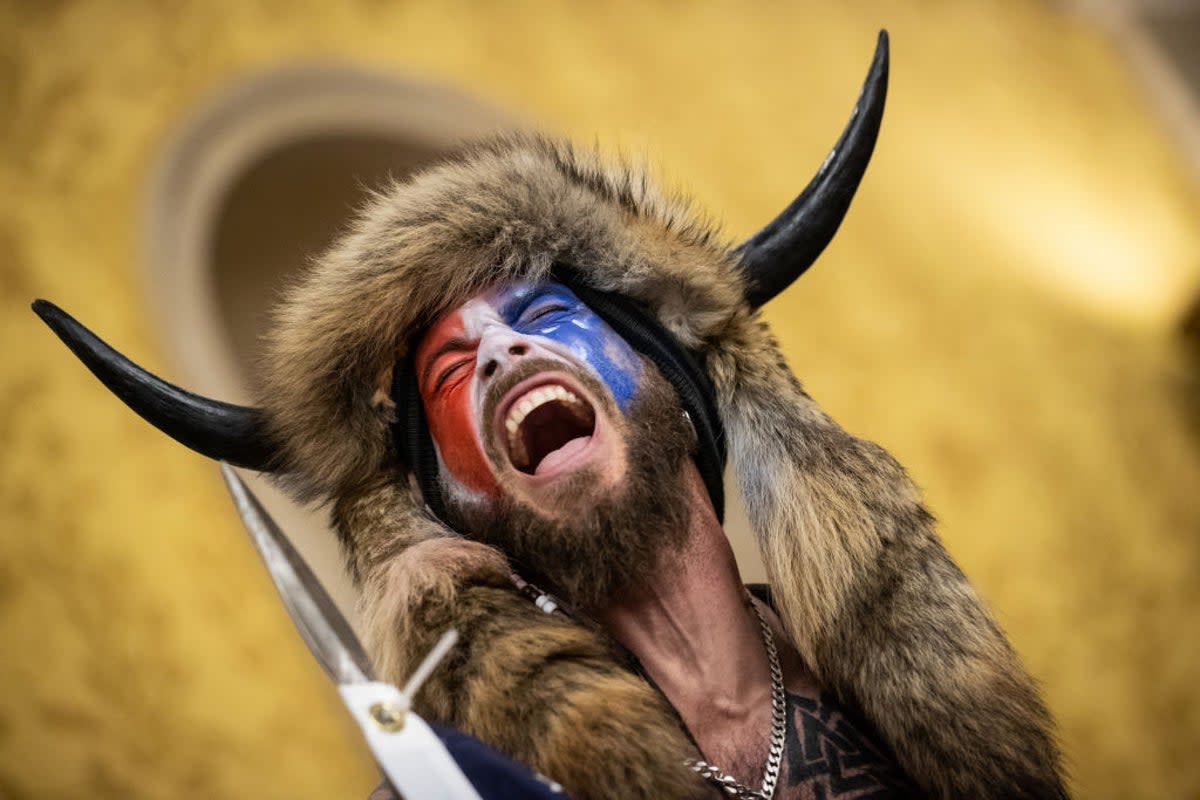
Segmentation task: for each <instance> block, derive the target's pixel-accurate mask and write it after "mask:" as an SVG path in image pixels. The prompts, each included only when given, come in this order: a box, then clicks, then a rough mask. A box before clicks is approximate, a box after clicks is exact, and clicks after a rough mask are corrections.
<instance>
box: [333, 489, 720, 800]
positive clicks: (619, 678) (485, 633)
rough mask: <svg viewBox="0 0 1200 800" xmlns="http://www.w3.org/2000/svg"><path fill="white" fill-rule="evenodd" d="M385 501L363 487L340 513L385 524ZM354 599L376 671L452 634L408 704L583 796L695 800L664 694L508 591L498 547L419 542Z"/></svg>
mask: <svg viewBox="0 0 1200 800" xmlns="http://www.w3.org/2000/svg"><path fill="white" fill-rule="evenodd" d="M380 491H383V492H386V491H387V490H386V489H384V488H381V489H380ZM387 505H388V497H386V496H384V497H380V496H378V495H375V494H373V493H367V494H364V495H362V496H360V498H359V500H358V502H355V503H353V504H352V507H347V506H343V509H342V510H343V513H344V516H343V518H344V519H345V520H346V522H348V523H349V524H351V525H354V526H355V527H356V529H362V527H363V526H364V524H365V527H367V528H369V529H371V530H372V531H374V532H375V533H381V532H382V531H381V530H380V528H379V522H380V521H381V518H380V517H379V515H378V510H379V508H380V507H381V506H382V507H387ZM360 513H361V514H365V515H366V519H363V518H360V517H358V514H360ZM362 598H363V602H362V612H363V614H362V617H363V622H364V625H365V627H366V634H367V635H366V644H367V647H368V649H369V650H370V651H371V652H372V654H373V658H374V659H375V661H376V666H377V668H378V671H379V674H380V675H381V676H382V677H383V679H384V680H388V681H391V682H393V683H396V684H398V685H403V683H404V681H405V680H406V679H407V677H408V675H409V674H410V672H411V670H412V669H413V668H414V667H415V665H416V664H417V663H419V661H420V659H421V657H422V656H423V655H424V654H425V653H427V652H428V651H429V649H430V648H431V647H432V646H433V644H434V642H435V641H436V640H437V637H438V636H439V635H441V633H442V631H444V630H446V629H448V628H450V627H454V628H455V629H457V630H458V631H459V633H460V634H461V636H462V639H461V642H462V644H460V646H459V647H460V651H459V652H457V653H452V654H451V655H450V656H449V657H448V658H447V660H446V661H445V662H444V666H443V667H442V668H440V669H438V670H437V671H436V672H435V673H434V675H433V676H432V677H431V678H430V679H429V680H428V681H427V682H426V684H425V685H424V686H423V687H422V689H421V691H420V692H419V693H418V696H417V698H416V706H417V710H418V712H420V713H422V714H425V715H427V716H430V717H431V718H433V719H439V720H443V721H445V722H448V723H450V724H453V725H455V726H457V727H459V728H460V729H462V730H464V731H467V732H468V733H471V734H473V735H475V736H478V737H479V738H481V739H483V740H484V741H486V742H488V743H489V744H491V745H492V746H493V747H496V748H498V749H499V750H501V751H502V752H505V753H507V754H508V755H510V756H512V757H514V758H516V759H518V760H519V761H521V762H522V763H524V764H527V765H528V766H530V767H532V768H533V769H535V770H537V771H539V772H541V773H543V774H545V775H549V776H550V777H551V778H553V779H554V780H556V781H558V782H559V783H561V784H562V785H563V786H565V787H567V789H568V791H569V793H570V796H571V797H575V798H580V800H592V798H595V799H596V800H600V798H607V797H613V796H614V793H615V794H616V795H619V796H621V797H629V798H646V799H647V800H650V799H651V798H654V799H655V800H657V799H659V798H662V799H664V800H667V799H670V798H678V800H684V799H685V798H695V797H699V796H701V795H702V793H703V791H704V786H703V784H702V783H701V782H700V779H699V777H698V776H697V775H696V774H695V773H694V772H692V771H691V770H690V769H688V768H687V767H686V766H684V764H683V760H684V758H686V757H687V756H689V755H693V756H694V755H695V753H694V750H693V748H692V747H691V745H690V743H689V742H688V740H687V738H686V736H685V735H684V733H683V731H682V729H681V728H680V727H679V725H678V724H677V723H676V721H675V717H674V716H673V714H672V713H671V710H670V709H669V707H668V706H667V705H666V703H665V701H663V699H662V698H661V697H660V696H659V695H658V693H657V692H655V691H654V690H653V689H651V688H650V687H649V686H648V685H647V684H646V683H645V682H644V681H642V680H640V679H638V678H637V677H636V676H634V675H633V674H632V673H631V672H630V671H629V670H627V669H625V668H624V667H622V666H621V664H620V663H619V661H618V659H617V658H616V657H615V655H614V653H613V652H612V651H611V650H610V649H609V644H608V640H607V638H605V637H604V636H602V635H600V634H599V633H597V632H596V631H593V630H590V629H588V628H584V627H582V626H580V625H577V624H574V623H572V622H570V621H569V620H567V619H566V618H565V617H563V616H561V615H547V614H544V613H542V612H541V611H539V610H538V609H537V608H536V607H535V606H534V605H533V604H531V603H530V602H528V600H526V599H525V598H523V597H522V596H520V595H519V594H518V593H516V592H515V591H513V585H512V582H511V581H510V579H509V569H508V565H507V563H506V561H505V559H504V556H503V555H501V554H500V552H499V551H497V550H495V549H493V548H491V547H489V546H487V545H483V544H479V543H477V542H470V541H467V540H465V539H461V538H455V537H450V536H445V537H440V538H436V539H425V540H423V541H421V542H419V543H417V544H415V545H413V546H412V547H410V548H408V549H407V550H405V551H404V552H402V553H400V554H397V555H395V556H393V557H391V558H390V559H388V560H387V561H386V564H385V565H381V568H380V569H377V570H374V571H373V572H372V573H371V578H370V579H369V580H368V582H367V583H366V584H365V585H364V586H363V593H362Z"/></svg>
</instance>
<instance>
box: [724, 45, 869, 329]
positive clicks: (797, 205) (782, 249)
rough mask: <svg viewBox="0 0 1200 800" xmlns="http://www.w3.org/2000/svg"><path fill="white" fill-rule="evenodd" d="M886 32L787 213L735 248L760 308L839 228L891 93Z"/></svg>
mask: <svg viewBox="0 0 1200 800" xmlns="http://www.w3.org/2000/svg"><path fill="white" fill-rule="evenodd" d="M887 82H888V35H887V31H880V32H879V42H878V44H877V45H876V46H875V58H874V60H873V61H872V62H871V71H870V72H868V73H867V80H866V82H865V83H864V84H863V88H862V93H861V94H860V95H859V96H858V105H856V106H855V107H854V113H853V114H852V115H851V117H850V122H848V123H847V124H846V129H845V130H844V131H842V136H841V138H840V139H838V142H837V144H836V145H834V147H833V151H832V152H830V154H829V155H828V156H827V157H826V158H825V163H824V164H822V165H821V169H820V170H819V171H818V172H817V174H816V176H815V177H814V178H813V179H812V180H811V181H810V182H809V184H808V186H806V187H804V191H803V192H801V193H800V195H799V196H798V197H797V198H796V199H795V200H793V201H792V203H791V205H789V206H788V207H787V208H786V209H784V210H783V213H782V214H780V215H779V216H778V217H776V218H775V219H773V220H771V222H770V223H768V224H767V226H766V227H764V228H763V229H762V230H760V231H759V232H758V233H756V234H754V235H753V236H751V237H750V238H749V239H747V240H746V241H745V242H743V243H742V244H741V245H740V246H739V247H738V249H737V251H736V252H737V253H738V255H740V256H741V265H742V272H743V274H744V275H745V278H746V302H748V303H749V304H750V306H751V307H752V308H758V307H759V306H761V305H762V304H763V303H766V302H767V301H768V300H770V299H771V298H772V297H774V296H775V295H777V294H779V293H780V292H782V291H783V290H784V289H786V288H787V287H788V286H789V285H790V284H791V283H792V281H794V280H796V278H799V277H800V276H801V275H803V274H804V271H805V270H807V269H808V268H809V267H810V266H811V265H812V263H813V262H814V261H816V260H817V256H819V255H821V251H822V250H824V249H825V246H826V245H827V244H829V241H830V240H831V239H832V238H833V235H834V234H835V233H836V232H837V229H838V226H839V225H841V223H842V218H843V217H844V216H846V211H847V210H849V208H850V201H851V200H853V199H854V192H855V191H856V190H857V189H858V184H859V181H861V180H862V177H863V173H864V172H866V169H867V163H868V162H870V160H871V153H872V151H874V149H875V139H876V137H878V135H879V124H880V122H882V121H883V104H884V100H886V99H887Z"/></svg>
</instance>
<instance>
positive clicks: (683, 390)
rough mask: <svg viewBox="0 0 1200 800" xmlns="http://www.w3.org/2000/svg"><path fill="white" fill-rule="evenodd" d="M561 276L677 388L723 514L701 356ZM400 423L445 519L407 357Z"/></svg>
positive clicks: (407, 457)
mask: <svg viewBox="0 0 1200 800" xmlns="http://www.w3.org/2000/svg"><path fill="white" fill-rule="evenodd" d="M557 277H558V278H559V279H560V280H561V281H562V282H563V283H564V284H566V285H567V286H568V287H570V289H571V291H573V292H574V293H575V295H576V296H577V297H578V298H579V299H580V300H582V301H583V302H584V304H585V305H587V307H588V308H590V309H591V310H592V311H594V312H595V313H596V314H597V315H598V316H599V317H600V318H601V319H603V320H604V321H605V322H607V323H608V325H609V327H611V328H612V329H613V330H614V331H616V332H617V334H618V335H620V336H621V337H622V338H623V339H624V340H625V341H626V342H628V343H629V346H630V347H632V348H633V349H634V350H637V351H638V352H639V353H641V354H642V355H644V356H645V357H646V358H648V359H650V361H651V362H652V363H653V364H654V365H655V366H656V367H658V370H659V372H661V373H662V375H663V377H664V378H666V379H667V382H668V383H670V384H671V385H672V386H673V387H675V391H676V393H677V394H678V395H679V402H680V405H682V406H683V410H684V411H686V412H687V415H688V417H689V418H690V419H691V421H692V427H694V428H695V430H696V439H697V444H698V447H697V451H696V455H695V462H696V467H697V469H698V470H699V471H700V477H701V478H702V479H703V480H704V486H705V488H706V489H707V490H708V496H709V499H711V500H712V504H713V510H714V511H715V512H716V515H717V520H718V521H722V522H723V521H724V519H725V483H724V474H723V473H724V469H725V429H724V427H723V426H722V425H721V416H720V414H719V413H718V411H717V404H716V392H715V390H714V389H713V386H712V382H711V381H710V380H709V377H708V373H706V372H705V371H704V370H703V369H702V368H701V366H700V364H699V362H698V359H697V357H696V356H695V355H694V354H692V353H690V352H688V351H687V350H686V349H684V347H683V346H682V345H680V344H679V342H678V341H676V339H675V337H674V336H672V335H671V334H670V333H669V332H668V331H667V330H666V328H664V327H663V326H662V325H661V324H660V323H659V322H658V320H656V319H655V318H654V317H653V316H652V315H651V314H650V312H649V311H647V310H646V309H644V308H643V307H642V306H640V305H638V304H637V303H635V302H634V301H632V300H630V299H629V298H627V297H622V296H621V295H617V294H609V293H605V292H600V291H597V290H596V289H593V288H592V287H590V286H588V285H587V284H586V283H584V282H583V281H582V280H581V279H580V278H579V277H578V276H577V275H576V274H575V273H574V272H572V271H568V270H565V269H562V270H559V272H558V275H557ZM392 399H393V401H394V402H395V403H396V424H395V425H394V426H393V429H392V435H393V437H394V440H395V443H396V449H397V451H398V452H399V455H400V458H401V459H402V460H403V462H404V464H405V466H407V467H408V468H409V469H410V470H412V472H413V474H414V475H415V476H416V478H417V484H418V486H419V487H420V489H421V494H422V496H423V497H424V498H425V504H426V505H427V506H429V510H430V511H432V512H433V513H434V515H435V516H437V517H438V519H440V520H442V522H446V507H445V502H444V500H445V498H444V497H443V495H442V487H441V484H440V482H439V479H438V459H437V452H436V451H435V450H434V446H433V438H432V437H431V436H430V434H429V425H428V423H427V422H426V419H425V407H424V405H423V404H422V402H421V393H420V390H419V389H418V388H417V375H416V370H415V369H413V365H412V363H411V361H410V360H409V359H407V358H406V359H403V360H401V361H400V363H398V364H397V365H396V369H395V371H394V373H393V376H392Z"/></svg>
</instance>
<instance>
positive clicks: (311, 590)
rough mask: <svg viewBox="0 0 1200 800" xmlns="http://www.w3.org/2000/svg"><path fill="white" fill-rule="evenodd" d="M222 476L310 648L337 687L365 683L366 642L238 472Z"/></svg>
mask: <svg viewBox="0 0 1200 800" xmlns="http://www.w3.org/2000/svg"><path fill="white" fill-rule="evenodd" d="M221 475H222V477H224V478H225V484H226V485H227V486H228V487H229V493H230V494H231V495H233V503H234V505H236V506H237V510H238V513H239V514H241V515H242V522H244V523H245V524H246V530H247V531H249V533H250V539H251V541H253V542H254V546H255V547H257V548H258V554H259V555H260V556H262V560H263V563H265V564H266V565H267V571H268V572H270V573H271V580H273V581H275V588H276V589H278V590H279V596H280V597H282V598H283V604H284V606H286V607H287V610H288V614H290V615H291V617H292V622H293V623H295V625H296V629H297V630H299V631H300V636H301V637H302V638H303V639H304V643H305V644H307V645H308V649H309V650H311V651H312V654H313V655H314V656H316V659H317V661H318V662H320V664H321V666H322V667H323V668H324V670H325V672H326V673H328V674H329V677H330V678H332V679H333V680H334V681H335V682H337V683H338V684H347V683H364V682H366V681H369V680H372V679H373V676H374V671H373V669H372V667H371V659H370V658H368V657H367V653H366V651H365V650H364V649H363V646H362V643H361V642H359V641H358V637H357V636H355V635H354V630H353V629H352V628H351V627H350V624H349V623H348V622H346V618H345V617H343V616H342V613H341V612H340V611H338V608H337V606H336V605H334V602H333V600H332V598H330V597H329V595H328V594H327V593H326V591H325V589H324V587H322V586H321V583H320V581H318V580H317V576H316V575H314V574H313V572H312V570H311V569H309V566H308V564H306V563H305V562H304V559H303V558H302V557H301V555H300V554H299V553H298V552H296V548H295V547H293V546H292V543H291V542H290V541H288V538H287V536H285V535H284V533H283V531H281V530H279V526H278V525H276V524H275V521H274V520H272V519H271V517H270V515H268V514H267V512H266V510H264V509H263V507H262V505H261V504H260V503H259V502H258V498H256V497H255V496H254V495H253V493H251V491H250V489H249V488H247V486H246V484H244V483H242V479H241V478H239V477H238V476H237V473H235V472H234V471H233V469H232V468H231V467H230V466H229V465H228V464H226V463H225V462H223V461H222V462H221Z"/></svg>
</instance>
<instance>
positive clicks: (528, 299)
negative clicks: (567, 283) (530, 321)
mask: <svg viewBox="0 0 1200 800" xmlns="http://www.w3.org/2000/svg"><path fill="white" fill-rule="evenodd" d="M547 297H558V298H560V299H561V300H563V301H564V302H565V301H566V300H567V296H566V292H564V291H563V290H562V289H559V288H550V287H546V288H542V289H536V290H534V291H531V292H530V293H529V294H527V295H525V296H518V297H514V298H513V299H512V300H509V301H508V302H507V303H505V304H504V305H503V306H502V307H501V308H500V310H499V314H500V316H501V318H503V319H504V320H505V321H506V322H507V321H510V320H516V319H520V317H521V315H522V314H524V313H525V311H526V310H527V309H528V308H529V307H530V306H532V305H533V304H534V303H536V302H537V301H539V300H544V299H545V298H547Z"/></svg>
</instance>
